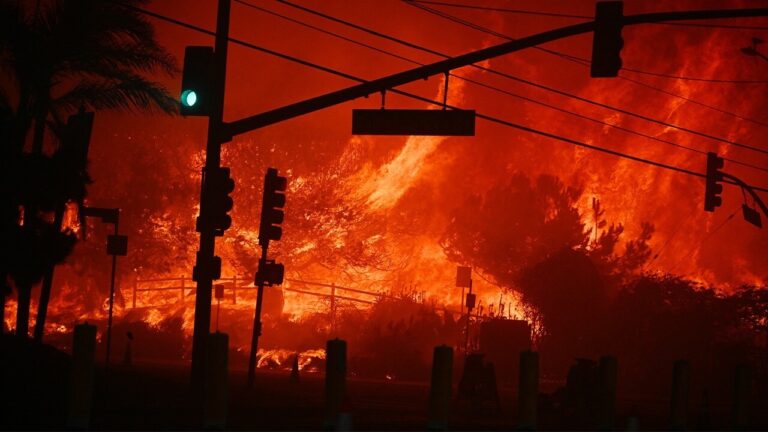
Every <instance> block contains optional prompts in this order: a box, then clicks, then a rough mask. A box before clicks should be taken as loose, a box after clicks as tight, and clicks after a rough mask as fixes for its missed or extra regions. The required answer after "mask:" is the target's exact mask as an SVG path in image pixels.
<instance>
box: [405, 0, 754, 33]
mask: <svg viewBox="0 0 768 432" xmlns="http://www.w3.org/2000/svg"><path fill="white" fill-rule="evenodd" d="M405 1H410V2H413V3H423V4H432V5H437V6H447V7H454V8H461V9H474V10H484V11H490V12H505V13H512V14H519V15H537V16H548V17H557V18H573V19H582V20H593V19H594V17H593V16H588V15H575V14H563V13H553V12H542V11H531V10H523V9H509V8H500V7H491V6H477V5H469V4H462V3H447V2H438V1H429V0H405ZM651 24H655V25H671V26H684V27H703V28H725V29H737V30H768V27H761V26H743V25H728V24H703V23H681V22H659V23H651Z"/></svg>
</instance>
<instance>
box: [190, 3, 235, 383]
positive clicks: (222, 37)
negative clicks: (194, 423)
mask: <svg viewBox="0 0 768 432" xmlns="http://www.w3.org/2000/svg"><path fill="white" fill-rule="evenodd" d="M230 9H231V0H219V3H218V11H217V19H216V45H215V48H214V53H215V56H214V63H215V64H214V65H213V68H214V81H215V82H214V83H212V84H211V85H212V87H213V90H214V91H213V96H214V98H215V99H216V100H214V101H213V103H212V106H211V111H212V112H211V115H210V117H209V122H208V140H207V143H206V148H205V167H204V168H203V180H202V181H201V185H200V192H201V193H200V197H201V199H200V214H201V215H203V214H208V213H209V212H210V211H211V208H210V204H209V203H208V202H207V201H206V200H203V199H202V195H203V193H202V192H203V188H204V186H203V185H204V182H205V172H207V171H209V170H210V171H213V170H215V169H217V168H219V166H220V163H221V144H222V143H223V142H226V141H229V140H224V139H222V137H221V127H222V123H223V115H224V88H225V78H226V69H227V47H228V46H227V45H228V41H229V15H230ZM215 246H216V235H215V232H214V229H213V227H211V226H208V225H206V226H203V227H201V229H200V248H199V250H198V252H197V259H196V264H195V266H196V268H198V269H201V270H202V271H199V272H198V274H197V281H196V282H197V288H196V291H195V294H196V295H195V322H194V329H193V334H192V370H191V376H190V380H191V383H192V386H193V388H195V389H196V390H198V391H199V392H200V395H201V396H202V390H203V383H204V377H205V357H206V353H207V350H206V343H207V340H208V334H209V333H210V327H211V288H212V286H213V275H212V274H211V271H210V267H211V262H213V260H214V255H213V254H214V249H215ZM203 269H204V270H203Z"/></svg>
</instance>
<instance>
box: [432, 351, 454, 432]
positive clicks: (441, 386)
mask: <svg viewBox="0 0 768 432" xmlns="http://www.w3.org/2000/svg"><path fill="white" fill-rule="evenodd" d="M452 379H453V348H451V347H449V346H447V345H440V346H436V347H435V350H434V353H433V354H432V380H431V381H430V386H429V420H428V423H427V429H429V430H438V431H442V430H446V428H447V426H448V412H449V410H450V404H451V390H452V386H453V384H452Z"/></svg>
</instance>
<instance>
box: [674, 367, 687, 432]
mask: <svg viewBox="0 0 768 432" xmlns="http://www.w3.org/2000/svg"><path fill="white" fill-rule="evenodd" d="M690 381H691V365H690V363H688V362H687V361H685V360H677V361H676V362H675V365H674V367H673V368H672V400H671V405H672V406H671V407H670V408H671V412H672V413H671V416H670V428H671V429H672V430H685V429H686V427H687V426H688V387H689V385H690Z"/></svg>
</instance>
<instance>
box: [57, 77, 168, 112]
mask: <svg viewBox="0 0 768 432" xmlns="http://www.w3.org/2000/svg"><path fill="white" fill-rule="evenodd" d="M53 105H54V106H55V107H56V109H63V110H67V111H74V110H76V109H79V108H80V107H81V106H85V107H88V108H89V109H94V110H101V109H122V110H127V111H134V110H136V109H139V110H150V111H151V110H154V109H158V110H160V111H161V112H164V113H167V114H174V113H176V112H178V102H177V100H176V98H174V97H171V95H170V94H169V93H168V91H167V90H166V89H165V88H164V87H163V86H162V85H160V84H158V83H155V82H152V81H149V80H147V79H146V78H144V77H142V76H139V75H135V74H134V75H132V76H130V77H124V78H123V79H121V80H110V81H97V80H83V81H81V82H80V83H79V84H78V85H77V86H75V87H74V88H73V89H71V90H70V91H68V92H67V93H65V94H64V95H62V96H61V97H59V98H57V99H56V100H54V101H53Z"/></svg>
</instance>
